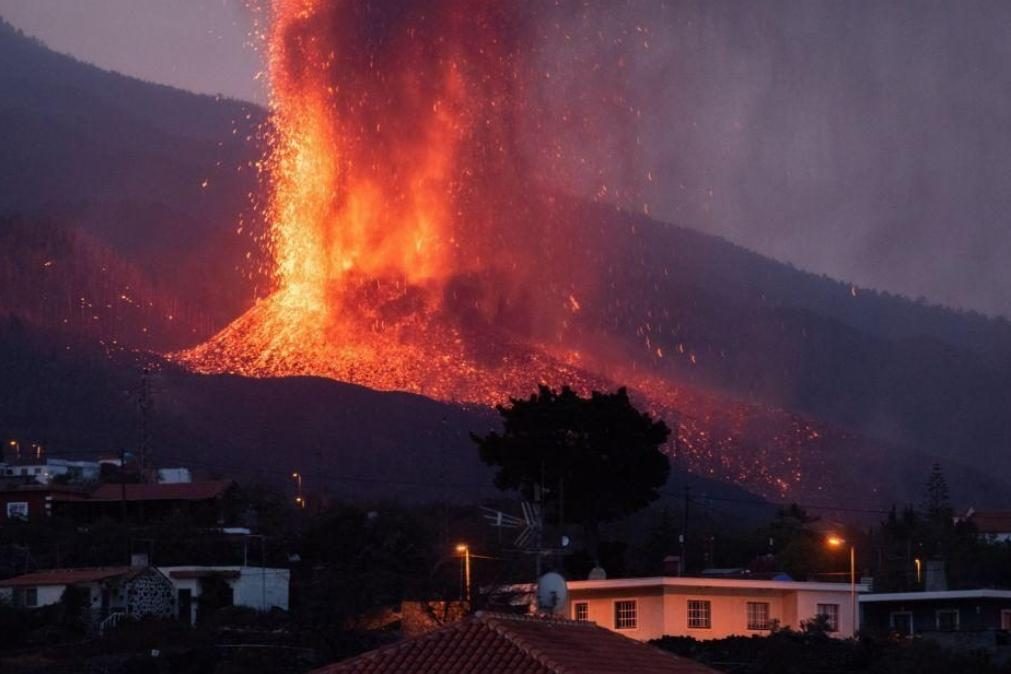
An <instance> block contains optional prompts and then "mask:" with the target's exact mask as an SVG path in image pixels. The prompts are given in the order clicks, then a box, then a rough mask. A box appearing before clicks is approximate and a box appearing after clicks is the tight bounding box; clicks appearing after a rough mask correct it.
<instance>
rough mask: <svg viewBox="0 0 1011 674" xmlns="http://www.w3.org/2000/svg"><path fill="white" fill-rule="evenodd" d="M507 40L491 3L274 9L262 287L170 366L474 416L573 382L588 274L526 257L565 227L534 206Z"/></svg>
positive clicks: (508, 19) (501, 13)
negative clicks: (430, 402)
mask: <svg viewBox="0 0 1011 674" xmlns="http://www.w3.org/2000/svg"><path fill="white" fill-rule="evenodd" d="M524 24H525V20H524V17H523V14H522V13H521V12H520V11H518V10H516V9H504V8H503V7H502V6H500V5H499V3H483V4H475V3H470V2H416V3H410V4H409V5H408V6H406V7H403V6H399V5H397V6H394V5H391V4H388V3H375V4H370V3H355V2H337V3H334V2H305V1H298V2H289V1H278V2H275V3H274V5H273V22H272V28H271V31H270V36H269V49H268V55H269V63H270V76H271V82H272V87H273V88H272V90H273V127H272V128H273V130H272V132H271V139H272V149H271V152H270V156H269V157H268V159H267V161H266V170H268V171H269V172H270V176H271V179H272V180H271V182H272V189H273V194H272V198H271V206H270V213H269V216H270V221H271V222H272V223H273V226H272V232H271V236H270V241H269V247H270V252H271V254H272V258H273V264H274V278H275V282H276V290H275V291H274V293H273V294H272V295H271V296H270V297H268V298H267V299H265V300H263V301H262V302H260V303H259V304H257V306H255V307H254V308H253V309H252V310H251V311H250V312H249V313H248V314H247V315H245V316H243V317H242V318H240V319H239V320H238V321H237V322H236V323H235V324H234V325H232V326H230V327H228V328H227V329H226V330H224V331H223V332H222V333H221V334H219V335H218V336H216V337H215V338H214V339H212V340H211V341H210V342H209V343H207V344H205V345H203V346H201V347H198V348H196V349H194V350H192V351H191V352H189V353H187V354H186V355H184V356H183V358H184V360H185V361H186V362H188V363H190V364H192V365H193V366H194V367H196V368H197V369H200V370H207V371H237V372H242V373H245V374H251V375H258V376H267V375H284V374H294V373H311V374H322V375H326V376H331V377H335V378H339V379H344V380H348V381H357V382H360V383H363V384H366V385H368V386H372V387H376V388H382V389H403V390H410V391H416V392H419V393H425V394H427V395H432V396H435V397H439V398H448V399H459V400H465V401H472V402H485V403H488V402H495V401H500V400H502V399H503V397H504V396H505V395H508V394H518V393H523V392H526V391H527V390H529V389H530V387H531V386H532V385H534V384H536V383H538V382H548V383H553V384H558V383H563V382H570V381H572V382H575V383H580V382H581V381H585V383H586V384H589V383H590V381H591V380H592V379H593V378H592V377H588V376H586V375H581V374H578V373H577V371H576V369H575V368H578V367H580V366H583V365H586V363H584V362H583V356H581V355H580V354H579V353H577V349H575V348H574V347H572V346H571V345H569V341H570V340H569V336H568V332H569V329H570V322H569V320H568V319H569V317H570V316H571V314H572V313H574V312H577V311H578V310H579V307H580V302H581V301H583V300H584V298H586V297H587V295H588V294H589V292H590V288H589V287H588V284H587V283H586V281H585V280H584V279H580V278H579V277H580V276H583V277H586V276H587V274H586V273H585V272H579V273H577V272H575V271H574V270H572V269H565V268H558V267H556V266H555V265H557V264H558V262H559V261H557V260H556V261H552V260H547V259H544V258H543V257H542V256H541V255H540V254H539V249H540V248H541V242H542V241H543V240H545V239H547V238H549V237H550V236H558V235H559V234H558V232H565V233H566V234H565V235H566V236H569V235H572V236H574V235H576V230H577V228H578V223H572V222H563V221H559V220H558V219H557V215H558V214H557V212H552V210H551V207H550V202H549V201H547V200H543V199H539V198H536V197H535V192H536V175H535V173H534V172H532V171H531V166H530V165H529V163H528V162H527V161H526V160H525V157H527V155H526V154H525V153H524V152H523V151H522V149H521V147H520V146H519V141H518V140H517V135H518V134H520V133H521V132H525V131H527V130H529V128H530V127H531V126H535V125H536V124H540V122H536V123H534V122H535V120H532V119H531V117H530V115H531V111H532V106H530V105H528V103H527V99H526V96H525V94H524V89H525V86H526V83H527V81H528V80H529V79H530V78H531V76H532V75H531V73H530V72H529V66H528V64H527V62H526V61H527V59H529V58H530V54H529V50H530V46H529V45H528V44H527V43H526V38H525V35H526V32H527V31H526V28H525V26H524ZM549 229H553V230H555V233H548V232H547V231H546V230H549ZM588 365H589V367H590V368H591V369H592V367H593V363H592V361H591V362H590V363H589V364H588Z"/></svg>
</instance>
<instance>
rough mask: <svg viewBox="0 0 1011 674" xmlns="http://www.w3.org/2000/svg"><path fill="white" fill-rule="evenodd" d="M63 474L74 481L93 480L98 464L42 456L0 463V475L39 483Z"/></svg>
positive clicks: (97, 470) (95, 476) (95, 478)
mask: <svg viewBox="0 0 1011 674" xmlns="http://www.w3.org/2000/svg"><path fill="white" fill-rule="evenodd" d="M64 475H66V476H69V477H70V478H72V479H73V480H76V481H81V482H89V481H94V480H97V479H98V475H99V465H98V462H97V461H70V460H69V459H50V458H46V457H44V456H43V457H42V458H40V459H38V460H37V461H32V460H22V461H20V462H16V463H0V477H20V478H28V477H30V478H32V479H33V480H34V481H35V482H38V483H39V484H50V483H51V482H52V481H53V478H56V477H60V476H64Z"/></svg>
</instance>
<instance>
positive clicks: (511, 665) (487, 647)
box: [314, 613, 716, 674]
mask: <svg viewBox="0 0 1011 674" xmlns="http://www.w3.org/2000/svg"><path fill="white" fill-rule="evenodd" d="M349 672H354V673H359V674H379V673H383V674H392V673H396V672H404V673H405V674H408V673H410V674H426V673H428V672H431V673H432V674H435V673H436V672H439V673H447V674H455V673H458V674H463V673H464V672H474V673H478V672H480V673H481V674H562V673H564V674H624V673H626V672H637V673H639V674H715V672H716V670H713V669H710V668H709V667H706V666H704V665H701V664H699V663H697V662H694V661H692V660H688V659H685V658H680V657H678V656H676V655H673V654H671V653H667V652H665V651H662V650H660V649H658V648H655V647H653V646H650V645H648V644H644V643H641V642H638V641H634V640H632V639H629V638H628V637H625V636H622V635H620V634H617V633H615V632H611V631H610V630H606V629H604V628H603V627H597V626H596V625H594V624H593V623H586V622H575V621H572V620H560V619H554V618H535V617H530V616H516V615H506V614H497V613H478V614H476V615H474V616H472V617H470V618H467V619H466V620H462V621H460V622H458V623H454V624H452V625H449V626H447V627H443V628H442V629H439V630H436V631H434V632H430V633H428V634H425V635H422V636H420V637H416V638H414V639H408V640H406V641H402V642H400V643H397V644H393V645H390V646H386V647H383V648H379V649H377V650H374V651H371V652H369V653H365V654H363V655H359V656H358V657H355V658H351V659H350V660H344V661H343V662H338V663H335V664H332V665H328V666H326V667H323V668H321V669H318V670H316V671H315V672H314V674H345V673H349Z"/></svg>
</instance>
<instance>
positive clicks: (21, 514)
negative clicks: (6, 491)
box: [7, 501, 28, 520]
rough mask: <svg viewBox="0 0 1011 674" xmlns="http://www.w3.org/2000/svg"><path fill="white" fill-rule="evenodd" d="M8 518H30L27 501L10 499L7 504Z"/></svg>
mask: <svg viewBox="0 0 1011 674" xmlns="http://www.w3.org/2000/svg"><path fill="white" fill-rule="evenodd" d="M7 519H9V520H26V519H28V502H27V501H10V502H9V503H8V504H7Z"/></svg>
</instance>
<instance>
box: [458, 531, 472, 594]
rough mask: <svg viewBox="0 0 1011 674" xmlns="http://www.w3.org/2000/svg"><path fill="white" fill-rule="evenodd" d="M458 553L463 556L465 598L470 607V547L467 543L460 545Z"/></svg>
mask: <svg viewBox="0 0 1011 674" xmlns="http://www.w3.org/2000/svg"><path fill="white" fill-rule="evenodd" d="M456 551H457V552H458V553H460V554H461V555H463V576H464V587H465V588H466V594H465V597H466V599H467V605H468V606H470V546H469V545H467V544H466V543H458V544H457V546H456Z"/></svg>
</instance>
